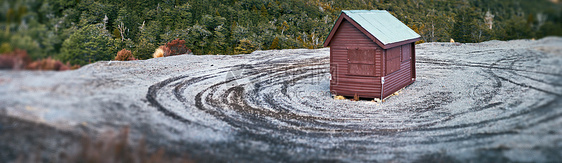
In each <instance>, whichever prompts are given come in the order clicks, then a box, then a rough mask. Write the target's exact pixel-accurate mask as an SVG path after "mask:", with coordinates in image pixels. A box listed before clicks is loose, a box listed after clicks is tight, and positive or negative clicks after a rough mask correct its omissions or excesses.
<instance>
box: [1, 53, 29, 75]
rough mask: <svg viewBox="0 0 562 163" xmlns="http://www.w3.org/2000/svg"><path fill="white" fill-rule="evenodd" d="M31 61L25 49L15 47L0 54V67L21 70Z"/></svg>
mask: <svg viewBox="0 0 562 163" xmlns="http://www.w3.org/2000/svg"><path fill="white" fill-rule="evenodd" d="M29 62H31V58H29V56H28V55H27V52H26V51H25V50H21V49H15V50H14V51H12V52H9V53H4V54H2V55H0V69H14V70H21V69H23V68H25V66H26V65H27V64H29Z"/></svg>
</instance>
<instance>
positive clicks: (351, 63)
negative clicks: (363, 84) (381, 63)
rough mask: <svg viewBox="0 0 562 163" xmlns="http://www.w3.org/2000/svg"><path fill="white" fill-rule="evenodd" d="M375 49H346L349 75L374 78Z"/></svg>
mask: <svg viewBox="0 0 562 163" xmlns="http://www.w3.org/2000/svg"><path fill="white" fill-rule="evenodd" d="M375 50H376V49H360V48H348V49H347V65H348V74H349V75H359V76H375Z"/></svg>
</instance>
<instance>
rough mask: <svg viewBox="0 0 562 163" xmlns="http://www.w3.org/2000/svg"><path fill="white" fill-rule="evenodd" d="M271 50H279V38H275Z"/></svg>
mask: <svg viewBox="0 0 562 163" xmlns="http://www.w3.org/2000/svg"><path fill="white" fill-rule="evenodd" d="M269 49H279V37H275V39H273V42H272V43H271V46H269Z"/></svg>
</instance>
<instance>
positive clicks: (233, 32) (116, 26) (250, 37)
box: [0, 0, 562, 64]
mask: <svg viewBox="0 0 562 163" xmlns="http://www.w3.org/2000/svg"><path fill="white" fill-rule="evenodd" d="M0 8H2V10H0V41H1V43H2V44H4V43H5V45H4V46H5V47H4V49H15V48H19V49H24V50H26V51H27V52H28V54H29V56H30V57H31V58H33V59H40V58H47V57H49V56H55V57H57V58H61V59H62V58H64V60H65V61H72V62H73V63H79V64H86V63H89V62H94V61H97V60H109V59H111V58H112V57H107V56H112V55H113V54H115V53H116V52H117V51H118V50H121V49H123V48H126V49H130V50H131V52H132V54H133V56H134V57H135V58H138V59H148V58H152V53H153V52H154V50H155V49H156V48H158V47H159V46H162V45H164V44H165V43H167V42H170V41H172V40H175V39H180V40H185V46H186V47H187V48H189V49H191V50H192V51H193V53H194V54H197V55H202V54H225V55H230V54H246V53H251V52H252V51H254V50H264V49H286V48H320V47H322V44H323V41H324V40H325V39H326V37H327V35H328V33H329V32H330V29H331V28H332V26H333V23H334V21H335V20H336V19H337V18H338V16H339V14H340V12H341V10H365V9H366V10H387V11H389V12H390V13H391V14H393V15H394V16H396V17H397V18H398V19H399V20H401V21H402V22H404V23H405V24H406V25H408V26H409V27H411V28H412V29H414V30H415V31H416V32H418V33H419V34H420V35H421V37H422V41H420V42H435V41H449V39H451V38H454V39H455V40H456V41H458V42H480V41H486V40H491V39H499V40H509V39H521V38H540V37H545V36H550V35H562V3H558V4H553V3H552V2H550V1H528V0H502V1H497V0H496V1H489V0H467V1H455V0H393V1H390V0H382V1H381V0H338V1H334V0H313V1H309V0H286V1H278V0H234V1H225V0H218V1H205V0H184V1H177V0H176V1H153V0H138V1H133V0H122V1H110V0H80V1H75V0H70V1H63V0H40V1H14V0H11V1H6V2H3V3H2V6H1V7H0ZM488 12H489V13H490V15H493V17H487V15H486V13H488ZM488 16H489V15H488ZM490 22H491V23H490ZM92 25H94V26H96V29H93V27H92ZM490 25H491V27H493V28H491V29H490ZM86 29H89V30H92V29H93V30H94V31H98V32H99V33H103V34H101V35H100V36H93V35H89V33H88V32H86ZM90 33H95V32H90ZM101 45H103V46H101ZM8 46H9V47H8ZM86 47H87V49H80V48H86ZM73 48H74V49H73ZM94 53H96V54H95V55H94ZM75 55H76V56H75Z"/></svg>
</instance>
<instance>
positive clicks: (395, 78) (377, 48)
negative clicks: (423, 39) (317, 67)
mask: <svg viewBox="0 0 562 163" xmlns="http://www.w3.org/2000/svg"><path fill="white" fill-rule="evenodd" d="M418 40H420V35H418V34H417V33H416V32H414V31H413V30H412V29H410V28H409V27H408V26H406V25H405V24H404V23H402V22H400V20H398V19H396V18H395V17H394V16H392V15H391V14H390V13H388V12H387V11H384V10H343V11H342V12H341V14H340V17H339V18H338V20H337V21H336V24H334V27H333V28H332V31H331V32H330V35H328V37H327V38H326V41H324V47H328V46H329V47H330V74H331V76H332V77H331V80H330V91H332V92H333V93H335V94H337V95H343V96H355V95H357V96H359V97H365V98H381V99H384V98H385V97H387V96H389V95H391V94H393V93H394V92H396V91H398V90H400V89H401V88H404V87H406V86H408V85H410V84H412V83H413V82H414V81H415V80H416V67H415V62H416V57H415V47H414V46H415V42H416V41H418Z"/></svg>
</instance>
